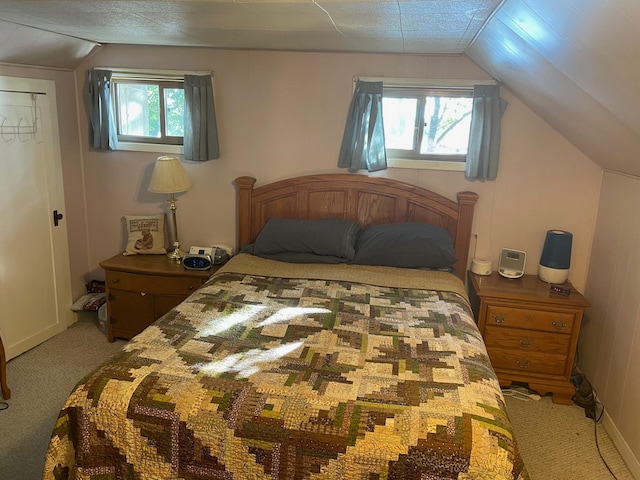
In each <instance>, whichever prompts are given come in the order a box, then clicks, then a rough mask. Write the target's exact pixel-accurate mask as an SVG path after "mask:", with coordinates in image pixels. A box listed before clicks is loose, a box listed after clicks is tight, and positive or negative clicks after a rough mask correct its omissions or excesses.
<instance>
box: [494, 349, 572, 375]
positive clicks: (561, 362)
mask: <svg viewBox="0 0 640 480" xmlns="http://www.w3.org/2000/svg"><path fill="white" fill-rule="evenodd" d="M489 358H490V359H491V365H493V368H494V369H496V370H511V371H515V372H518V373H542V374H546V375H562V376H563V375H564V372H565V366H566V363H567V356H566V355H547V354H542V353H532V352H525V353H523V352H518V351H514V350H506V349H503V348H495V349H490V350H489Z"/></svg>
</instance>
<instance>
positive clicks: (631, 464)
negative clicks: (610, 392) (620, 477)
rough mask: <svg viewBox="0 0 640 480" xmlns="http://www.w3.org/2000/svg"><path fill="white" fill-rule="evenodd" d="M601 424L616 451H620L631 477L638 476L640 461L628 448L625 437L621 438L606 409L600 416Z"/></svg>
mask: <svg viewBox="0 0 640 480" xmlns="http://www.w3.org/2000/svg"><path fill="white" fill-rule="evenodd" d="M602 426H603V427H604V428H605V430H606V431H607V433H608V434H609V436H610V437H611V440H612V441H613V444H614V445H615V446H616V449H617V450H618V452H620V456H621V457H622V459H623V460H624V463H626V464H627V467H628V468H629V471H630V472H631V474H632V475H633V478H640V462H638V459H637V458H636V456H635V455H634V454H633V452H632V451H631V449H630V448H629V445H628V444H627V442H626V441H625V439H624V438H622V435H621V434H620V431H619V430H618V427H616V425H615V424H614V423H613V421H612V420H611V417H610V416H609V414H608V413H607V411H606V410H605V411H604V415H603V416H602Z"/></svg>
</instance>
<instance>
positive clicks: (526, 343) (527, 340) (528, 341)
mask: <svg viewBox="0 0 640 480" xmlns="http://www.w3.org/2000/svg"><path fill="white" fill-rule="evenodd" d="M531 345H533V338H521V339H520V346H521V347H523V348H529V347H530V346H531Z"/></svg>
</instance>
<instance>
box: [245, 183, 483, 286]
mask: <svg viewBox="0 0 640 480" xmlns="http://www.w3.org/2000/svg"><path fill="white" fill-rule="evenodd" d="M235 183H236V185H237V188H238V190H237V194H238V246H239V247H240V246H242V245H244V244H248V243H253V242H254V241H255V239H256V237H257V235H258V233H259V232H260V230H261V229H262V227H263V226H264V224H265V222H266V221H267V219H269V218H270V217H281V218H313V219H322V218H336V217H340V218H348V219H351V220H354V221H356V222H358V223H359V224H360V225H362V226H363V227H366V226H369V225H376V224H381V223H401V222H423V223H430V224H433V225H438V226H440V227H443V228H445V229H446V230H448V231H449V233H450V234H451V238H453V240H454V243H455V250H456V256H457V257H458V262H457V263H456V268H455V271H456V272H455V273H456V274H457V275H458V276H459V277H460V278H462V280H463V281H464V279H465V275H466V269H467V265H468V256H469V246H470V243H471V225H472V223H473V210H474V207H475V204H476V201H477V200H478V195H477V194H476V193H474V192H459V193H458V202H454V201H453V200H449V199H448V198H446V197H443V196H442V195H439V194H437V193H434V192H431V191H429V190H425V189H424V188H420V187H416V186H414V185H409V184H408V183H403V182H399V181H397V180H390V179H388V178H381V177H367V176H365V175H357V174H323V175H308V176H303V177H296V178H289V179H287V180H280V181H277V182H274V183H270V184H267V185H262V186H260V187H257V188H254V185H255V183H256V179H255V178H253V177H238V178H236V180H235Z"/></svg>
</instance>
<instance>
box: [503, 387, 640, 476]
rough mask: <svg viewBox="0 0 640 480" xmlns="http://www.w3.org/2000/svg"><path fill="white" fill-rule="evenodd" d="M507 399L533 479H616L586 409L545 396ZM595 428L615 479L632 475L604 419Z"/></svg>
mask: <svg viewBox="0 0 640 480" xmlns="http://www.w3.org/2000/svg"><path fill="white" fill-rule="evenodd" d="M505 400H506V402H507V411H508V412H509V417H510V418H511V422H512V423H513V429H514V431H515V435H516V438H517V439H518V445H519V447H520V452H521V453H522V457H523V459H524V462H525V465H526V466H527V470H528V471H529V475H530V476H531V480H591V479H593V480H607V479H613V478H614V477H613V476H612V475H611V474H610V473H609V471H608V470H607V467H606V466H605V465H604V463H603V462H602V459H601V458H600V456H599V455H598V450H597V448H596V441H595V434H594V421H593V419H591V418H587V417H586V416H585V415H584V409H582V408H580V407H578V406H577V405H572V406H567V405H556V404H554V403H553V402H552V401H551V397H549V396H545V397H542V398H541V399H540V400H528V401H523V400H519V399H517V398H515V397H510V396H506V397H505ZM598 411H600V410H598ZM597 432H598V444H599V445H600V451H601V452H602V456H603V457H604V459H605V460H606V461H607V464H608V465H609V467H610V468H611V470H612V471H613V473H614V474H615V476H616V478H618V480H633V476H632V475H631V472H629V469H628V468H627V466H626V464H625V463H624V460H623V459H622V457H621V456H620V454H619V453H618V450H616V447H615V446H614V444H613V442H612V441H611V439H610V437H609V436H608V434H607V432H606V430H605V429H604V427H603V426H602V424H598V426H597Z"/></svg>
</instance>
